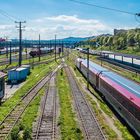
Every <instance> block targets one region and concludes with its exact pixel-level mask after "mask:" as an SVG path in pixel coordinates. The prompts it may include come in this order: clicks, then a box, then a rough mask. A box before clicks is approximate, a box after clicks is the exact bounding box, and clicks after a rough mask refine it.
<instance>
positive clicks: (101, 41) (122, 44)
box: [88, 29, 140, 52]
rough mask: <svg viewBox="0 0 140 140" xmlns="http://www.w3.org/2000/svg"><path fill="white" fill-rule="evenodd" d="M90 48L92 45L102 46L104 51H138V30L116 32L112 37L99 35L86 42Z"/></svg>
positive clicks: (139, 36) (139, 30) (139, 38)
mask: <svg viewBox="0 0 140 140" xmlns="http://www.w3.org/2000/svg"><path fill="white" fill-rule="evenodd" d="M88 44H90V46H91V47H95V45H94V44H96V47H97V44H98V45H99V46H103V48H104V49H106V50H116V51H119V50H120V51H121V50H132V51H136V52H138V51H140V29H130V30H118V32H115V34H114V35H101V36H97V37H96V38H94V39H90V40H88Z"/></svg>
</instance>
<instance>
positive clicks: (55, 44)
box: [54, 35, 56, 62]
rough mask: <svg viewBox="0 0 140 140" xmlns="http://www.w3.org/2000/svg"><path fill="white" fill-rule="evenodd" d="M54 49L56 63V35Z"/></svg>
mask: <svg viewBox="0 0 140 140" xmlns="http://www.w3.org/2000/svg"><path fill="white" fill-rule="evenodd" d="M54 48H55V62H56V35H55V44H54Z"/></svg>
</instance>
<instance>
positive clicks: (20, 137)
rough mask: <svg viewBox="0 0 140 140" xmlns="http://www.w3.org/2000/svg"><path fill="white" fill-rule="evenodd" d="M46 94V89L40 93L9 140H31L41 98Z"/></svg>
mask: <svg viewBox="0 0 140 140" xmlns="http://www.w3.org/2000/svg"><path fill="white" fill-rule="evenodd" d="M44 94H45V88H43V89H42V90H40V91H39V93H38V95H37V96H36V97H35V99H34V100H33V101H32V102H31V103H30V105H29V106H28V107H27V109H26V111H25V112H24V114H23V115H22V118H21V120H20V122H19V123H18V124H17V125H16V126H15V127H14V129H13V130H12V132H11V135H10V136H9V140H31V139H32V125H33V122H34V121H35V119H36V117H37V115H38V108H39V106H40V101H41V97H42V96H43V95H44Z"/></svg>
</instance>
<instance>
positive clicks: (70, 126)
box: [57, 71, 83, 140]
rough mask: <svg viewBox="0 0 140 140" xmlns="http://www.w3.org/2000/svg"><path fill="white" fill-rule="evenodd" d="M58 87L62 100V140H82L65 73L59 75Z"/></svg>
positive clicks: (60, 122)
mask: <svg viewBox="0 0 140 140" xmlns="http://www.w3.org/2000/svg"><path fill="white" fill-rule="evenodd" d="M57 87H58V93H59V99H60V108H61V110H60V113H61V114H60V118H59V123H58V125H60V129H61V139H62V140H82V139H83V136H82V132H81V130H80V128H79V126H78V125H77V122H76V120H75V113H74V112H73V109H72V105H71V104H72V101H71V100H72V97H71V90H70V87H69V83H68V79H67V77H66V74H65V72H63V75H61V71H59V72H58V75H57Z"/></svg>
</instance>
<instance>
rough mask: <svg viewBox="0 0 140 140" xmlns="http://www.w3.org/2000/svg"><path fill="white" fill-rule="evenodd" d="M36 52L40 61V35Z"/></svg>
mask: <svg viewBox="0 0 140 140" xmlns="http://www.w3.org/2000/svg"><path fill="white" fill-rule="evenodd" d="M38 51H39V55H38V56H39V61H40V53H41V51H40V34H39V46H38Z"/></svg>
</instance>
